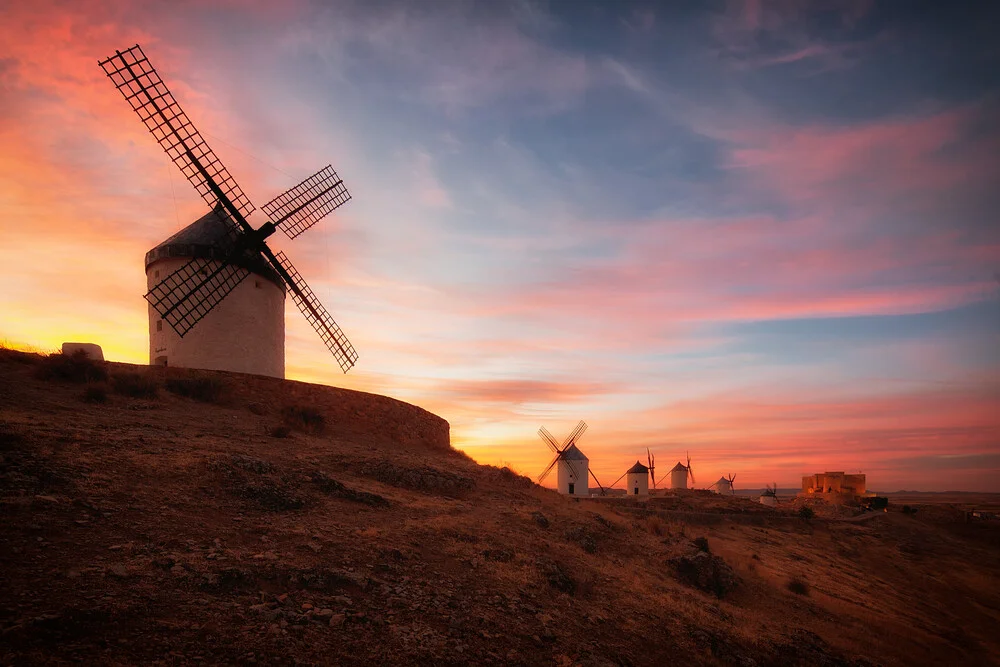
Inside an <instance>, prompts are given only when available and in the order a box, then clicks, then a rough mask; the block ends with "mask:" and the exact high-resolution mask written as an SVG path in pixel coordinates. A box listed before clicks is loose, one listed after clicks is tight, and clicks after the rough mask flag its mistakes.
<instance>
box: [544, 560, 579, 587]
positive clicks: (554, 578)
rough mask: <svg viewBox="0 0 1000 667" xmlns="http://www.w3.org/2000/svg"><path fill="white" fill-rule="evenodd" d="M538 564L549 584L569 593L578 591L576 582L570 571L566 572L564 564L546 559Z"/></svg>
mask: <svg viewBox="0 0 1000 667" xmlns="http://www.w3.org/2000/svg"><path fill="white" fill-rule="evenodd" d="M537 565H538V569H539V570H540V571H541V573H542V574H543V575H544V576H545V579H546V580H547V581H548V582H549V586H552V588H554V589H556V590H557V591H562V592H563V593H566V594H567V595H573V594H574V593H575V592H576V582H575V581H574V580H573V578H572V577H571V576H569V573H567V572H566V570H565V569H564V568H563V566H562V565H560V564H559V563H556V562H555V561H544V560H540V561H538V563H537Z"/></svg>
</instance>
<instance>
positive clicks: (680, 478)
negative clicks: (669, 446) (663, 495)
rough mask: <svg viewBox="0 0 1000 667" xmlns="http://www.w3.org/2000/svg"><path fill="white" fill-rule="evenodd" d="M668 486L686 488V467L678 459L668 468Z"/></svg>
mask: <svg viewBox="0 0 1000 667" xmlns="http://www.w3.org/2000/svg"><path fill="white" fill-rule="evenodd" d="M670 488H671V489H686V488H688V468H687V466H685V465H684V464H683V463H681V462H680V461H678V462H677V465H675V466H674V467H673V468H672V469H671V470H670Z"/></svg>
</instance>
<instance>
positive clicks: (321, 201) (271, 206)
mask: <svg viewBox="0 0 1000 667" xmlns="http://www.w3.org/2000/svg"><path fill="white" fill-rule="evenodd" d="M350 198H351V195H350V193H348V192H347V188H346V187H345V186H344V181H342V180H341V179H340V177H339V176H337V172H336V171H334V170H333V167H332V166H331V165H327V166H326V167H324V168H323V169H320V170H319V171H317V172H316V173H315V174H313V175H312V176H310V177H309V178H307V179H306V180H304V181H302V182H301V183H299V184H298V185H296V186H295V187H294V188H291V189H289V190H288V191H286V192H283V193H281V194H280V195H278V196H277V197H275V198H274V199H272V200H271V201H269V202H268V203H266V204H264V205H263V206H261V208H260V210H262V211H264V213H267V215H268V217H269V218H270V219H271V222H273V223H274V226H275V227H277V228H278V229H280V230H281V231H283V232H284V233H285V235H286V236H288V238H290V239H294V238H295V237H296V236H298V235H299V234H301V233H302V232H304V231H306V230H307V229H309V228H310V227H312V226H313V225H315V224H316V223H317V222H319V221H320V220H322V219H323V218H325V217H326V216H328V215H329V214H330V213H332V212H333V211H335V210H336V209H338V208H340V207H341V206H343V205H344V204H346V203H347V202H348V200H350Z"/></svg>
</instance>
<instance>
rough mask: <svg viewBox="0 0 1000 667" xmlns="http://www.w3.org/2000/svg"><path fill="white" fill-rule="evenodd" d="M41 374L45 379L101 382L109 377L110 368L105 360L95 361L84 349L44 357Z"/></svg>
mask: <svg viewBox="0 0 1000 667" xmlns="http://www.w3.org/2000/svg"><path fill="white" fill-rule="evenodd" d="M38 372H39V376H40V377H41V378H42V379H43V380H59V381H62V382H75V383H78V384H82V383H84V382H100V381H102V380H106V379H107V377H108V369H107V367H106V366H105V364H104V362H103V361H94V360H93V359H91V358H90V357H88V356H87V353H86V352H84V351H83V350H78V351H77V352H74V353H73V354H69V355H67V354H63V353H62V352H56V353H55V354H50V355H49V356H47V357H44V358H43V360H42V364H41V366H40V367H39V371H38Z"/></svg>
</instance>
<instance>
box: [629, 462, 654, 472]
mask: <svg viewBox="0 0 1000 667" xmlns="http://www.w3.org/2000/svg"><path fill="white" fill-rule="evenodd" d="M647 472H649V468H647V467H646V466H644V465H642V464H641V463H639V462H638V461H636V462H635V465H634V466H632V467H631V468H629V469H628V470H626V471H625V474H626V475H628V474H630V473H642V474H644V475H645V474H646V473H647Z"/></svg>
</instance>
